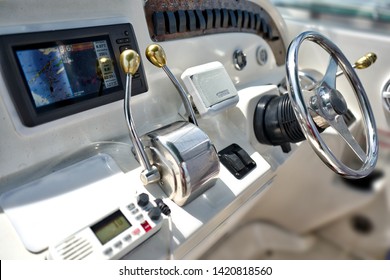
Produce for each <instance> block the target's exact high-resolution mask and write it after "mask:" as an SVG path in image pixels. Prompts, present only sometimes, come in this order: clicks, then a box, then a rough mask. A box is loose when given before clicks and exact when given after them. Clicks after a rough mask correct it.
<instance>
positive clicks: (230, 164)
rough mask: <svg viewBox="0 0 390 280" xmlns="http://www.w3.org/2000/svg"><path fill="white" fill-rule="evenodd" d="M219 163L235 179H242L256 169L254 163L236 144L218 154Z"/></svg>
mask: <svg viewBox="0 0 390 280" xmlns="http://www.w3.org/2000/svg"><path fill="white" fill-rule="evenodd" d="M218 157H219V160H220V161H221V163H222V164H223V165H224V166H225V167H226V168H227V169H228V170H229V171H230V173H232V174H233V175H234V177H236V178H237V179H242V178H243V177H244V176H246V175H247V174H249V173H250V172H251V171H252V170H253V169H254V168H256V162H255V161H254V160H253V159H252V158H251V157H250V155H249V154H248V153H247V152H246V151H245V150H244V149H242V148H241V147H240V146H239V145H237V144H232V145H230V146H228V147H226V148H225V149H223V150H221V151H220V152H219V153H218Z"/></svg>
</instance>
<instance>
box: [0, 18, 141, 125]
mask: <svg viewBox="0 0 390 280" xmlns="http://www.w3.org/2000/svg"><path fill="white" fill-rule="evenodd" d="M127 48H132V49H134V50H135V51H137V52H139V51H138V46H137V43H136V40H135V36H134V33H133V30H132V27H131V25H130V24H118V25H108V26H97V27H88V28H80V29H68V30H58V31H46V32H35V33H34V32H33V33H26V34H11V35H3V36H0V66H1V67H2V71H3V73H4V76H5V77H6V81H7V86H8V88H9V92H10V94H11V98H12V100H13V101H14V105H15V108H16V109H17V111H18V113H19V116H20V117H21V120H22V122H23V123H24V124H25V125H26V126H30V127H32V126H36V125H39V124H43V123H46V122H49V121H52V120H56V119H59V118H62V117H66V116H69V115H72V114H75V113H79V112H82V111H85V110H88V109H91V108H95V107H98V106H101V105H104V104H107V103H110V102H114V101H117V100H120V99H122V98H123V97H124V90H123V85H124V84H125V75H124V73H122V72H121V71H120V69H119V56H120V52H121V51H122V50H124V49H127ZM6 66H7V67H6ZM145 91H147V85H146V79H145V75H144V73H143V68H142V65H141V66H140V68H139V70H138V73H136V75H134V78H133V93H132V94H133V95H135V94H139V93H142V92H145Z"/></svg>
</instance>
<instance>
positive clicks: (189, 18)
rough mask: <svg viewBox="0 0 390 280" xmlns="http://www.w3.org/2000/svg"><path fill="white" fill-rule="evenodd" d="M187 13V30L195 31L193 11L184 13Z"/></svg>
mask: <svg viewBox="0 0 390 280" xmlns="http://www.w3.org/2000/svg"><path fill="white" fill-rule="evenodd" d="M186 13H187V30H188V31H195V30H196V17H195V12H194V11H193V10H188V11H186Z"/></svg>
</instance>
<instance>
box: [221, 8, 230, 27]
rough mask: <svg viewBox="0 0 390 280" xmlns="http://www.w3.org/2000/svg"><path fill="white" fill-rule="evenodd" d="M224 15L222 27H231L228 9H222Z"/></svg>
mask: <svg viewBox="0 0 390 280" xmlns="http://www.w3.org/2000/svg"><path fill="white" fill-rule="evenodd" d="M221 14H222V27H223V28H228V27H229V13H228V10H227V9H221Z"/></svg>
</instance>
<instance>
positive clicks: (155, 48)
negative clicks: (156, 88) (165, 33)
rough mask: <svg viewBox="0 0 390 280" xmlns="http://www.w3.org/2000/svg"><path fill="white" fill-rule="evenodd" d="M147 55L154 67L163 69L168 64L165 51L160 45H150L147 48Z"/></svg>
mask: <svg viewBox="0 0 390 280" xmlns="http://www.w3.org/2000/svg"><path fill="white" fill-rule="evenodd" d="M145 55H146V57H147V59H148V60H149V61H150V62H151V63H152V64H153V65H154V66H157V67H160V68H162V67H164V66H165V65H166V64H167V58H166V56H165V52H164V49H163V48H162V47H161V46H160V45H157V44H152V45H149V46H148V47H147V48H146V51H145Z"/></svg>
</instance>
